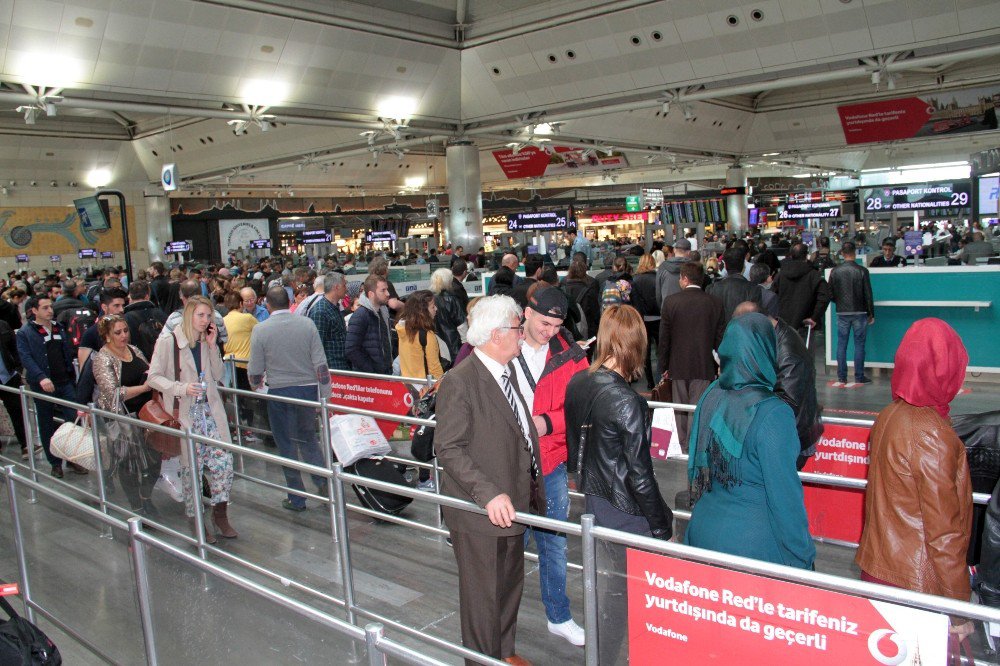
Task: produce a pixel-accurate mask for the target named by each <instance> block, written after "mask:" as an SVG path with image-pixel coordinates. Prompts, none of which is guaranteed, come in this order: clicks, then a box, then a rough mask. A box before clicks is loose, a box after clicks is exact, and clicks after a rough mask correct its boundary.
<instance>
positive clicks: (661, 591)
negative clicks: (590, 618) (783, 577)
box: [627, 549, 948, 666]
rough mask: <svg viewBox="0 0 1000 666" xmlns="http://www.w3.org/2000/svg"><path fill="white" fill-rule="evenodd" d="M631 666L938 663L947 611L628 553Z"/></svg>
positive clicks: (944, 652) (942, 657) (944, 654)
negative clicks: (929, 609)
mask: <svg viewBox="0 0 1000 666" xmlns="http://www.w3.org/2000/svg"><path fill="white" fill-rule="evenodd" d="M627 557H628V563H627V568H628V636H629V662H630V663H632V664H664V663H671V664H705V663H718V664H727V665H729V664H769V665H773V664H796V665H799V664H804V663H805V664H809V666H823V665H825V664H831V665H833V666H848V665H850V666H859V665H864V664H874V665H879V664H882V665H886V666H890V665H891V666H898V665H902V664H907V665H911V664H912V665H916V664H944V663H945V660H946V658H947V647H948V617H947V616H946V615H940V614H937V613H931V612H928V611H922V610H916V609H913V608H906V607H903V606H896V605H894V604H889V603H885V602H881V601H873V600H871V599H865V598H862V597H853V596H850V595H847V594H841V593H838V592H828V591H825V590H820V589H816V588H811V587H806V586H804V585H798V584H796V583H788V582H786V581H780V580H773V579H770V578H763V577H761V576H755V575H752V574H746V573H741V572H738V571H728V570H726V569H720V568H717V567H713V566H708V565H705V564H698V563H695V562H686V561H684V560H678V559H674V558H671V557H666V556H664V555H658V554H654V553H646V552H643V551H639V550H632V549H629V550H628V555H627Z"/></svg>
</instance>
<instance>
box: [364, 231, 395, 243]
mask: <svg viewBox="0 0 1000 666" xmlns="http://www.w3.org/2000/svg"><path fill="white" fill-rule="evenodd" d="M394 240H396V232H395V231H366V232H365V242H366V243H388V242H390V241H394Z"/></svg>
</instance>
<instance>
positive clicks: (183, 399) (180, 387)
mask: <svg viewBox="0 0 1000 666" xmlns="http://www.w3.org/2000/svg"><path fill="white" fill-rule="evenodd" d="M213 313H214V309H213V307H212V302H211V301H210V300H208V299H207V298H205V297H204V296H192V297H191V298H189V299H188V301H187V304H186V305H185V306H184V313H183V318H182V320H181V325H180V326H178V327H176V328H175V329H174V330H173V333H172V334H171V335H168V336H165V337H161V338H160V339H159V340H158V341H157V343H156V349H155V350H154V352H153V359H152V361H150V364H149V381H148V384H149V386H151V387H152V388H154V389H156V390H157V391H160V392H161V393H163V397H164V401H165V402H172V401H173V399H174V398H175V397H176V398H178V399H179V400H180V422H181V425H182V426H183V427H184V428H190V429H191V431H192V432H194V433H197V434H199V435H203V436H205V437H210V438H212V439H218V440H222V441H223V442H230V441H231V440H230V437H229V428H227V427H221V428H220V427H219V424H223V425H225V424H226V423H227V420H226V410H225V407H224V406H223V403H222V396H221V395H219V389H218V386H219V382H220V381H221V380H222V376H223V373H224V372H225V366H224V365H223V363H222V356H221V354H220V353H219V348H218V345H217V342H218V330H217V329H216V327H215V324H214V323H213V322H212V318H213ZM174 345H176V346H177V348H178V349H179V351H180V353H179V356H177V358H179V360H180V378H179V380H178V381H174V377H175V373H174V358H175V355H174ZM195 449H196V452H195V457H196V459H197V465H198V469H196V470H191V469H190V468H189V467H188V465H187V460H186V458H185V459H182V461H181V480H182V483H183V487H184V498H185V503H186V505H187V507H186V508H187V515H188V517H189V518H193V517H194V495H193V493H194V492H195V490H194V486H198V487H200V485H201V484H200V483H197V484H195V483H192V480H193V479H200V478H201V476H202V472H204V473H205V474H206V475H207V477H208V486H209V490H210V491H211V498H209V504H211V505H212V522H214V523H215V526H216V528H218V530H219V533H220V534H222V536H224V537H226V538H228V539H234V538H236V537H237V536H238V535H237V533H236V530H234V529H233V526H232V525H230V524H229V516H228V513H227V512H228V508H229V494H230V491H231V490H232V486H233V454H232V453H230V452H229V451H227V450H225V449H221V448H218V447H215V446H211V445H208V444H203V443H201V442H196V443H195ZM205 540H206V541H207V542H208V543H215V536H214V534H213V533H212V532H211V531H210V530H209V527H208V522H206V523H205Z"/></svg>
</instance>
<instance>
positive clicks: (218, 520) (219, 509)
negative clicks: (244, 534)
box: [212, 502, 239, 539]
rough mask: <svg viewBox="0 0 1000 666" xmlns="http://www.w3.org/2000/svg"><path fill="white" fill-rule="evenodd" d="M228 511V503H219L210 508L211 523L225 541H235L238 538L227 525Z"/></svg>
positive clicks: (234, 531) (230, 526) (231, 527)
mask: <svg viewBox="0 0 1000 666" xmlns="http://www.w3.org/2000/svg"><path fill="white" fill-rule="evenodd" d="M228 509H229V502H219V503H218V504H216V505H214V506H213V507H212V521H213V522H214V523H215V526H216V527H218V528H219V534H221V535H222V536H224V537H226V538H227V539H235V538H236V537H238V536H239V534H237V533H236V530H234V529H233V526H232V525H230V524H229V515H228V514H227V513H226V511H227V510H228Z"/></svg>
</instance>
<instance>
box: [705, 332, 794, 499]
mask: <svg viewBox="0 0 1000 666" xmlns="http://www.w3.org/2000/svg"><path fill="white" fill-rule="evenodd" d="M776 356H777V347H776V341H775V335H774V326H773V325H772V324H771V320H770V319H768V318H767V317H765V316H764V315H762V314H759V313H750V314H746V315H743V316H741V317H737V318H736V319H733V320H732V321H731V322H729V326H728V327H727V328H726V334H725V335H724V336H723V338H722V344H721V345H719V358H720V359H721V361H722V371H721V373H720V374H719V378H718V379H717V380H716V381H714V382H712V384H710V385H709V387H708V390H706V391H705V393H704V395H702V396H701V399H700V400H699V401H698V406H697V408H696V409H695V412H694V419H693V421H692V423H691V438H692V439H691V441H692V446H691V449H690V450H691V456H690V457H689V458H688V478H689V480H690V481H691V483H692V488H693V491H694V492H693V496H692V499H696V498H697V497H699V496H700V495H701V494H702V493H703V492H707V491H709V490H711V488H712V480H713V479H714V480H716V481H718V482H719V483H721V484H722V485H723V486H725V487H727V488H729V487H732V486H734V485H739V484H740V483H741V474H740V458H741V457H742V456H743V444H744V442H745V441H746V437H747V433H748V431H749V430H750V424H751V423H753V420H754V417H755V416H756V415H757V410H759V409H760V407H761V405H763V404H764V403H765V402H766V401H768V400H772V399H773V400H778V399H779V398H778V397H777V396H775V394H774V385H775V383H776V382H777V379H778V377H777V369H776Z"/></svg>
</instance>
